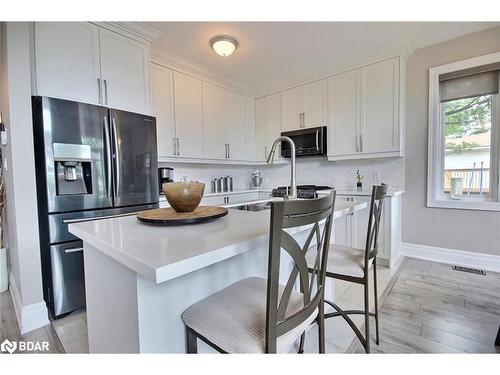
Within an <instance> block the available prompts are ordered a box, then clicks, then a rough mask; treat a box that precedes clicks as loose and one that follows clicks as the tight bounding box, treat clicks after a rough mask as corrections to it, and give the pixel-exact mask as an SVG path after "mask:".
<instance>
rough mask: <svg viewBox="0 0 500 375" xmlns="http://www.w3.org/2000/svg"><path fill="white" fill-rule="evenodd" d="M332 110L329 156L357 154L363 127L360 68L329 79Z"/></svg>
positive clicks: (329, 131) (329, 102)
mask: <svg viewBox="0 0 500 375" xmlns="http://www.w3.org/2000/svg"><path fill="white" fill-rule="evenodd" d="M328 111H329V116H328V117H329V124H328V130H327V133H328V156H329V157H342V156H349V155H355V154H356V153H357V152H358V143H357V142H358V139H359V131H360V130H359V127H360V123H359V120H360V113H359V70H352V71H349V72H346V73H343V74H338V75H335V76H333V77H331V78H329V79H328Z"/></svg>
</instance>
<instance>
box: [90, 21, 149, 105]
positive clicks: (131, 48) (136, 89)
mask: <svg viewBox="0 0 500 375" xmlns="http://www.w3.org/2000/svg"><path fill="white" fill-rule="evenodd" d="M99 35H100V39H99V40H100V46H101V77H102V84H103V89H104V105H106V106H109V107H112V108H118V109H123V110H127V111H130V112H138V113H150V112H151V98H150V87H149V47H148V46H146V45H145V44H143V43H140V42H137V41H135V40H132V39H130V38H126V37H124V36H122V35H119V34H117V33H114V32H111V31H108V30H105V29H103V28H100V29H99Z"/></svg>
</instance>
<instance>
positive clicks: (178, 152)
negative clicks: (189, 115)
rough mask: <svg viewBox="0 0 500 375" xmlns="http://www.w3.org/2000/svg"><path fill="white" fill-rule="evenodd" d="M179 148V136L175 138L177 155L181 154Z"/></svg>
mask: <svg viewBox="0 0 500 375" xmlns="http://www.w3.org/2000/svg"><path fill="white" fill-rule="evenodd" d="M180 149H181V144H180V142H179V138H177V156H179V155H180V154H181V152H180Z"/></svg>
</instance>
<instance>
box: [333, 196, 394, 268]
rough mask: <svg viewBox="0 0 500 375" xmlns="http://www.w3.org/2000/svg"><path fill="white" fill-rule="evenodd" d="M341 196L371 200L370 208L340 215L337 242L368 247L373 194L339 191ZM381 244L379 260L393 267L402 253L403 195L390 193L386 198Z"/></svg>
mask: <svg viewBox="0 0 500 375" xmlns="http://www.w3.org/2000/svg"><path fill="white" fill-rule="evenodd" d="M337 200H338V201H339V200H346V201H349V202H367V203H368V207H367V208H365V209H363V210H359V211H356V212H354V213H351V214H349V215H347V216H344V217H342V218H340V219H337V220H335V223H334V239H333V242H334V244H336V245H340V246H349V247H355V248H358V249H364V248H365V244H366V235H367V231H368V220H369V216H370V206H369V205H370V197H369V196H357V195H337ZM378 245H379V253H378V256H377V260H378V261H379V264H382V265H385V266H389V267H392V266H393V265H394V264H395V263H396V262H397V261H398V259H399V257H400V248H401V195H396V196H393V197H387V198H386V200H385V201H384V207H383V210H382V218H381V220H380V229H379V239H378Z"/></svg>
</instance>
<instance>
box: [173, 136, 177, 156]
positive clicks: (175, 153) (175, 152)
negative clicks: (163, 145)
mask: <svg viewBox="0 0 500 375" xmlns="http://www.w3.org/2000/svg"><path fill="white" fill-rule="evenodd" d="M172 143H173V144H174V152H173V153H174V156H175V155H177V151H176V144H175V137H174V138H172Z"/></svg>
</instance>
